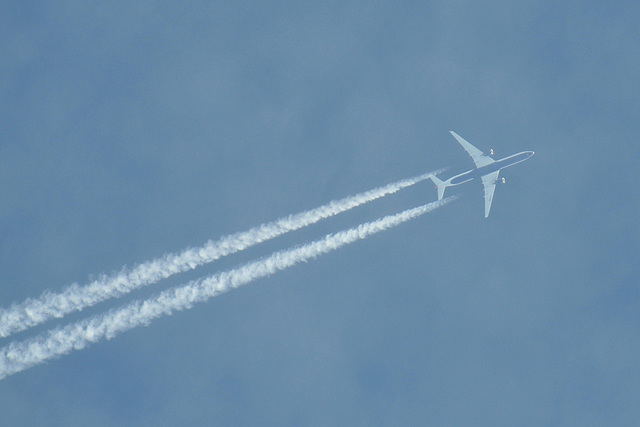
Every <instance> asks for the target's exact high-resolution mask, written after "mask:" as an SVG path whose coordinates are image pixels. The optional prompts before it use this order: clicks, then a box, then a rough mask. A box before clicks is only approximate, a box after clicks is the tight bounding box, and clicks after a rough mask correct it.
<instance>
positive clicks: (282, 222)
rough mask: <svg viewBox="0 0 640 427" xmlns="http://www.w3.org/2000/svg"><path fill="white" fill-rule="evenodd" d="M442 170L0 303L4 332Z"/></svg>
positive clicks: (4, 334)
mask: <svg viewBox="0 0 640 427" xmlns="http://www.w3.org/2000/svg"><path fill="white" fill-rule="evenodd" d="M438 172H439V171H436V172H432V173H428V174H424V175H419V176H415V177H413V178H408V179H403V180H400V181H397V182H394V183H391V184H388V185H385V186H383V187H378V188H375V189H373V190H369V191H366V192H364V193H360V194H356V195H355V196H349V197H345V198H343V199H340V200H334V201H332V202H330V203H328V204H326V205H324V206H320V207H318V208H315V209H311V210H308V211H305V212H301V213H298V214H295V215H289V216H287V217H284V218H280V219H278V220H276V221H273V222H269V223H265V224H262V225H259V226H257V227H254V228H251V229H249V230H247V231H243V232H239V233H235V234H231V235H228V236H224V237H222V238H220V239H219V240H216V241H213V240H209V241H208V242H207V243H205V244H204V246H201V247H199V248H189V249H186V250H184V251H183V252H180V253H177V254H175V253H171V254H167V255H164V256H162V257H161V258H156V259H154V260H152V261H148V262H145V263H142V264H139V265H137V266H135V267H134V268H132V269H130V270H129V269H126V268H123V269H122V270H121V271H120V272H118V273H114V274H111V275H105V276H101V277H100V278H98V279H96V280H95V281H93V282H91V283H89V284H87V285H85V286H80V285H78V284H73V285H71V286H69V287H67V288H66V289H64V290H63V291H62V292H60V293H52V292H49V291H47V292H44V293H43V294H42V295H41V296H40V297H39V298H29V299H27V300H25V301H24V302H22V303H15V304H13V305H11V306H10V307H9V308H6V309H0V337H7V336H9V335H11V334H14V333H16V332H20V331H23V330H25V329H28V328H30V327H32V326H35V325H38V324H40V323H43V322H45V321H47V320H49V319H51V318H54V317H55V318H61V317H63V316H64V315H66V314H68V313H71V312H74V311H79V310H82V309H84V308H86V307H90V306H92V305H94V304H97V303H99V302H101V301H105V300H107V299H109V298H113V297H119V296H122V295H124V294H127V293H129V292H131V291H132V290H134V289H137V288H140V287H143V286H147V285H150V284H153V283H156V282H158V281H159V280H162V279H165V278H167V277H169V276H172V275H174V274H176V273H181V272H185V271H188V270H192V269H194V268H196V267H198V266H200V265H203V264H206V263H209V262H212V261H215V260H217V259H219V258H221V257H223V256H225V255H229V254H232V253H235V252H238V251H241V250H243V249H246V248H248V247H250V246H253V245H256V244H258V243H261V242H264V241H266V240H269V239H273V238H275V237H278V236H280V235H282V234H285V233H287V232H289V231H293V230H298V229H300V228H303V227H306V226H308V225H311V224H314V223H316V222H318V221H320V220H322V219H325V218H328V217H331V216H334V215H337V214H339V213H341V212H345V211H347V210H349V209H352V208H354V207H356V206H359V205H362V204H364V203H368V202H371V201H373V200H376V199H379V198H381V197H383V196H386V195H389V194H392V193H395V192H397V191H399V190H402V189H403V188H406V187H409V186H411V185H414V184H416V183H418V182H420V181H424V180H425V179H427V178H428V177H429V175H432V174H434V173H438Z"/></svg>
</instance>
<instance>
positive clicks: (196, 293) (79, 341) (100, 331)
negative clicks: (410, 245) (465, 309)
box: [0, 197, 454, 379]
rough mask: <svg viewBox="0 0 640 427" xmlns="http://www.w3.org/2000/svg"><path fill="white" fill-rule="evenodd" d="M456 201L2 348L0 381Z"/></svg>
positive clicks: (389, 218) (392, 218) (382, 221)
mask: <svg viewBox="0 0 640 427" xmlns="http://www.w3.org/2000/svg"><path fill="white" fill-rule="evenodd" d="M453 199H454V198H453V197H449V198H446V199H443V200H441V201H438V202H433V203H429V204H427V205H423V206H419V207H417V208H413V209H408V210H406V211H403V212H400V213H398V214H395V215H389V216H386V217H384V218H381V219H378V220H376V221H372V222H368V223H364V224H361V225H359V226H358V227H355V228H352V229H349V230H345V231H341V232H339V233H336V234H329V235H327V236H325V237H324V238H323V239H320V240H317V241H315V242H312V243H309V244H306V245H304V246H300V247H297V248H293V249H289V250H286V251H280V252H275V253H274V254H272V255H271V256H269V257H267V258H264V259H259V260H257V261H252V262H249V263H247V264H245V265H243V266H241V267H238V268H236V269H233V270H229V271H226V272H223V273H218V274H215V275H212V276H209V277H207V278H205V279H199V280H194V281H191V282H189V283H187V284H185V285H182V286H179V287H175V288H172V289H168V290H166V291H163V292H161V293H160V294H158V295H156V296H154V297H151V298H149V299H147V300H144V301H134V302H132V303H130V304H127V305H125V306H123V307H121V308H119V309H113V310H109V311H107V312H106V313H104V314H101V315H96V316H93V317H90V318H88V319H85V320H81V321H79V322H77V323H73V324H70V325H67V326H65V327H63V328H57V329H53V330H51V331H49V332H47V333H45V334H41V335H39V336H37V337H35V338H32V339H28V340H25V341H22V342H18V343H15V342H14V343H11V344H10V345H8V346H6V347H4V348H2V349H0V379H2V378H5V377H6V376H8V375H11V374H14V373H16V372H20V371H23V370H25V369H27V368H29V367H32V366H34V365H37V364H39V363H42V362H44V361H46V360H49V359H52V358H54V357H57V356H61V355H63V354H66V353H69V352H71V351H72V350H80V349H83V348H85V347H86V346H87V345H89V344H90V343H93V342H97V341H99V340H100V339H102V338H107V339H110V338H113V337H115V336H116V335H118V334H119V333H122V332H125V331H127V330H129V329H132V328H135V327H136V326H140V325H147V324H149V323H150V322H151V321H152V320H153V319H155V318H157V317H160V316H163V315H168V314H171V313H173V312H174V311H178V310H184V309H187V308H190V307H191V306H193V304H195V303H197V302H203V301H206V300H208V299H209V298H211V297H214V296H217V295H219V294H221V293H223V292H226V291H228V290H230V289H232V288H237V287H239V286H242V285H244V284H247V283H249V282H251V281H253V280H256V279H259V278H262V277H266V276H269V275H271V274H273V273H276V272H278V271H281V270H284V269H286V268H289V267H291V266H293V265H295V264H298V263H300V262H305V261H308V260H310V259H313V258H315V257H318V256H320V255H322V254H325V253H328V252H331V251H333V250H335V249H338V248H340V247H341V246H344V245H347V244H349V243H353V242H355V241H357V240H360V239H364V238H366V237H368V236H370V235H372V234H375V233H378V232H380V231H383V230H386V229H388V228H391V227H394V226H396V225H399V224H401V223H403V222H405V221H408V220H410V219H413V218H416V217H418V216H420V215H423V214H425V213H427V212H430V211H432V210H434V209H436V208H438V207H440V206H443V205H445V204H446V203H448V202H450V201H451V200H453Z"/></svg>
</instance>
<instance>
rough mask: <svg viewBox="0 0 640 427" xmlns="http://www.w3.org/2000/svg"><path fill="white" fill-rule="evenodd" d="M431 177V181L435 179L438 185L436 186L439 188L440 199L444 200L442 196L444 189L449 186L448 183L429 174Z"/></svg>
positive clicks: (434, 181)
mask: <svg viewBox="0 0 640 427" xmlns="http://www.w3.org/2000/svg"><path fill="white" fill-rule="evenodd" d="M429 178H431V181H433V183H434V184H435V185H436V188H437V189H438V200H442V198H443V197H444V190H445V188H447V184H446V183H445V182H444V181H442V180H440V179H439V178H438V177H437V176H435V175H429Z"/></svg>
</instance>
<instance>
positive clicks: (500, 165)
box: [447, 151, 534, 186]
mask: <svg viewBox="0 0 640 427" xmlns="http://www.w3.org/2000/svg"><path fill="white" fill-rule="evenodd" d="M533 154H534V152H533V151H523V152H521V153H518V154H513V155H511V156H508V157H505V158H502V159H500V160H496V161H495V162H493V163H491V164H489V165H486V166H482V167H480V168H477V169H471V170H468V171H466V172H463V173H461V174H459V175H456V176H454V177H451V178H449V179H448V180H447V184H448V185H450V186H453V185H460V184H464V183H465V182H469V181H471V180H473V179H475V178H480V177H481V176H483V175H487V174H489V173H492V172H496V171H499V170H501V169H504V168H508V167H509V166H513V165H515V164H517V163H520V162H524V161H525V160H527V159H528V158H529V157H531V156H533Z"/></svg>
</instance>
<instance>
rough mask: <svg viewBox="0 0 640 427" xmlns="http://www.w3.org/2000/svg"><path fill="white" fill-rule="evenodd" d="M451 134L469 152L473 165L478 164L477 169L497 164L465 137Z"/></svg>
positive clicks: (452, 132)
mask: <svg viewBox="0 0 640 427" xmlns="http://www.w3.org/2000/svg"><path fill="white" fill-rule="evenodd" d="M449 132H451V135H453V137H454V138H455V139H457V140H458V142H459V143H460V145H462V148H464V149H465V150H467V153H469V155H470V156H471V158H472V159H473V163H475V164H476V168H481V167H482V166H486V165H490V164H491V163H493V162H495V160H493V159H492V158H491V157H489V156H486V155H485V154H484V153H483V152H482V151H480V150H478V149H477V148H476V147H474V146H473V145H471V144H469V143H468V142H467V141H465V139H464V138H463V137H461V136H460V135H458V134H457V133H455V132H454V131H449ZM492 194H493V193H492Z"/></svg>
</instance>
